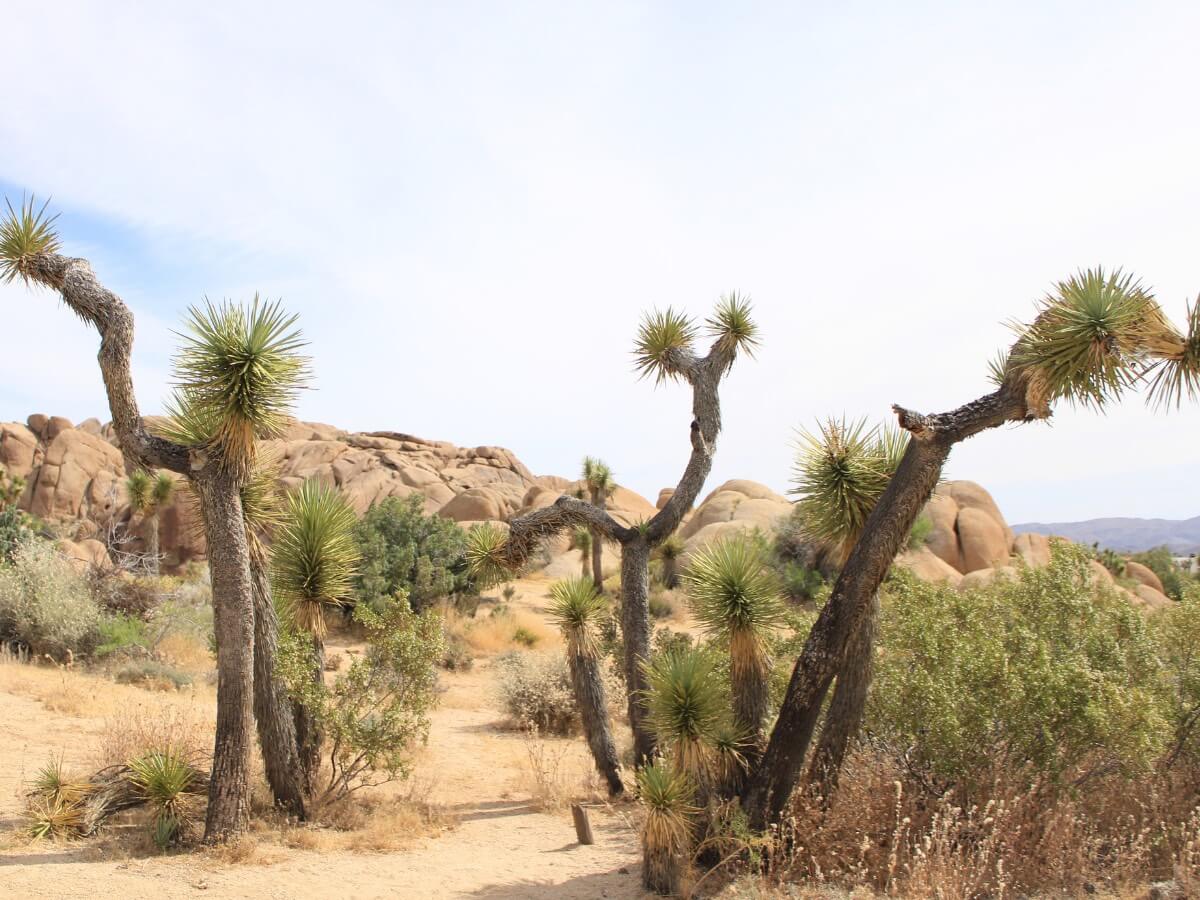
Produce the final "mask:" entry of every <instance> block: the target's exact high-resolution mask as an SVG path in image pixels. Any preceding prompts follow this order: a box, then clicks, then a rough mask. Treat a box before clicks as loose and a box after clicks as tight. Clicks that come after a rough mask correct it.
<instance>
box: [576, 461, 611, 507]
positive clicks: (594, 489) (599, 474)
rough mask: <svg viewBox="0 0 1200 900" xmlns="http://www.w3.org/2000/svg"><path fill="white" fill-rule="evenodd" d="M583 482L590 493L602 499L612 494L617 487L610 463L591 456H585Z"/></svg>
mask: <svg viewBox="0 0 1200 900" xmlns="http://www.w3.org/2000/svg"><path fill="white" fill-rule="evenodd" d="M583 482H584V484H585V485H586V486H587V490H588V493H589V494H591V495H592V496H593V497H596V498H597V499H601V500H602V499H604V498H605V497H608V496H609V495H610V494H612V492H613V491H614V490H615V489H616V487H617V483H616V481H615V480H614V479H613V473H612V469H610V468H609V466H608V464H607V463H605V462H604V461H603V460H599V459H596V458H594V457H591V456H585V457H584V458H583Z"/></svg>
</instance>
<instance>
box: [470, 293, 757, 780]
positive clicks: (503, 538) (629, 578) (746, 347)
mask: <svg viewBox="0 0 1200 900" xmlns="http://www.w3.org/2000/svg"><path fill="white" fill-rule="evenodd" d="M705 325H706V330H707V332H708V333H709V335H711V336H712V338H713V343H712V345H711V347H710V349H709V351H708V354H707V355H706V356H703V357H700V356H697V355H696V354H695V352H694V350H693V344H694V342H695V340H696V338H697V336H698V333H699V329H698V327H697V325H696V323H695V322H693V321H692V320H691V319H690V318H688V317H687V316H685V315H684V314H683V313H680V312H676V311H675V310H673V309H667V310H666V311H665V312H655V313H653V314H652V315H649V316H647V317H646V318H645V319H643V321H642V324H641V327H640V329H639V331H638V337H637V341H636V345H635V351H634V352H635V357H636V368H637V370H638V372H639V373H640V374H641V375H642V376H643V377H646V376H650V375H653V376H654V377H655V380H656V382H662V381H665V380H682V381H686V382H687V383H688V384H689V385H691V388H692V423H691V429H690V430H691V445H692V453H691V456H690V457H689V459H688V464H687V467H686V468H685V469H684V472H683V476H682V477H681V478H680V480H679V484H678V486H677V487H676V488H675V493H674V494H672V495H671V498H670V500H668V501H667V503H666V504H665V505H664V506H663V508H662V509H660V510H659V511H658V513H657V514H656V515H655V516H654V517H653V518H652V519H650V520H648V521H646V522H642V523H639V524H638V525H637V526H635V527H633V528H627V527H625V526H623V525H621V524H620V523H618V522H617V521H616V520H615V519H613V518H612V516H610V515H609V514H608V513H607V512H605V511H604V510H603V509H601V508H599V507H597V506H595V505H593V504H591V503H587V502H584V501H582V500H580V499H578V498H575V497H567V496H563V497H559V498H558V500H557V501H555V503H554V504H553V505H552V506H548V507H545V508H544V509H539V510H535V511H533V512H531V513H528V514H527V515H524V516H519V517H518V518H516V519H513V520H512V521H511V522H510V523H509V531H508V533H507V534H506V533H505V532H503V531H502V530H501V529H499V528H496V527H488V526H480V527H476V528H475V529H473V530H472V532H471V534H470V536H469V539H468V541H469V545H468V549H467V557H468V560H469V561H470V563H471V565H472V567H473V568H474V569H475V571H476V572H477V573H478V575H479V576H480V577H481V578H483V579H485V580H488V579H492V580H500V579H502V578H503V575H502V573H503V572H504V571H507V570H512V569H518V568H520V567H521V566H523V565H524V564H525V562H526V560H528V558H529V556H530V554H531V553H532V552H533V550H534V549H535V548H536V547H537V545H538V544H539V543H540V542H541V541H542V540H544V539H546V538H549V537H551V536H552V535H554V534H557V533H559V532H560V531H562V530H564V529H567V528H573V527H575V526H578V525H586V526H588V527H591V528H594V529H595V531H597V532H598V533H599V534H600V535H602V536H603V537H604V538H605V539H607V540H610V541H614V542H615V543H617V544H619V545H620V546H621V631H622V634H623V637H624V643H625V660H624V668H625V686H626V689H627V692H628V704H629V723H630V726H631V727H632V728H633V738H634V759H635V761H636V763H637V764H638V765H644V764H645V763H646V762H648V761H649V760H650V759H651V758H652V757H653V755H654V736H653V734H652V733H651V731H650V729H649V728H648V727H646V723H645V709H644V703H643V698H644V695H645V689H646V684H645V676H644V673H643V670H642V663H643V662H644V661H645V660H647V659H649V657H650V615H649V609H648V602H649V593H650V554H651V553H652V552H653V551H654V549H655V548H656V547H657V546H658V545H660V544H661V543H662V542H663V541H665V540H666V539H667V538H668V537H669V536H670V535H671V534H673V533H674V532H675V529H676V528H678V527H679V523H680V521H682V519H683V516H684V513H686V512H687V511H688V510H689V509H690V508H691V506H692V503H693V502H694V501H695V499H696V495H697V494H699V492H700V488H701V487H703V486H704V481H705V479H707V478H708V474H709V472H710V471H711V470H712V462H713V453H714V451H715V449H716V440H717V435H718V434H719V433H720V430H721V405H720V385H721V380H722V379H723V378H724V377H725V375H726V374H727V373H728V372H729V370H730V369H731V368H732V367H733V363H734V361H735V360H736V359H737V355H738V353H739V351H740V352H745V353H747V354H752V352H753V350H754V348H755V346H756V345H757V343H758V330H757V327H756V326H755V324H754V322H753V320H752V319H751V318H750V302H749V300H748V299H746V298H744V297H741V296H739V295H738V294H731V295H728V296H726V297H722V298H721V300H720V302H719V303H718V304H717V307H716V309H715V311H714V312H713V315H712V317H711V318H709V319H708V320H707V321H706V323H705ZM595 574H596V573H595V571H594V570H593V572H592V575H593V577H594V576H595Z"/></svg>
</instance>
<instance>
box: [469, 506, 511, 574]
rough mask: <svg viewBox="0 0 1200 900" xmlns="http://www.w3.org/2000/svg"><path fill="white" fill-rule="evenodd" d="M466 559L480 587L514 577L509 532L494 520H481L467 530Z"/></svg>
mask: <svg viewBox="0 0 1200 900" xmlns="http://www.w3.org/2000/svg"><path fill="white" fill-rule="evenodd" d="M466 559H467V567H468V568H469V569H470V570H471V574H472V575H474V576H475V580H476V582H477V583H478V584H479V586H480V587H491V586H492V585H495V584H499V583H500V582H502V581H507V580H508V579H509V578H511V577H512V574H513V570H512V567H511V566H510V565H509V563H508V533H507V532H506V531H505V530H504V529H503V528H501V527H500V526H499V525H497V524H495V523H494V522H480V523H479V524H478V525H476V526H475V527H473V528H472V529H471V530H470V531H468V532H467V551H466Z"/></svg>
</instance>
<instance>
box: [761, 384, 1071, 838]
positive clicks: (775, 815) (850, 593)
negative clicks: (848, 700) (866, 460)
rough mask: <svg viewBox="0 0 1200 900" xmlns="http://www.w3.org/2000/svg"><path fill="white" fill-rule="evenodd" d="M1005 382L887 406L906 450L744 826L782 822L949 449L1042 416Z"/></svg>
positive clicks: (798, 675) (815, 634) (797, 675)
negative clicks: (833, 685)
mask: <svg viewBox="0 0 1200 900" xmlns="http://www.w3.org/2000/svg"><path fill="white" fill-rule="evenodd" d="M1012 380H1013V381H1014V382H1017V383H1008V382H1006V383H1005V385H1004V386H1002V387H1001V388H1000V389H999V390H997V391H995V392H994V393H992V394H988V395H987V396H985V397H982V398H980V399H979V400H976V401H973V402H972V403H968V404H967V405H966V406H962V407H960V408H958V409H956V410H954V411H953V412H949V413H942V414H940V415H931V416H925V415H921V414H918V413H913V412H910V411H908V410H905V409H901V408H900V407H895V411H896V413H897V416H898V417H899V422H900V427H902V428H904V429H905V430H907V431H908V432H909V433H910V434H911V440H910V441H909V444H908V449H907V450H906V451H905V454H904V458H903V459H902V460H901V462H900V466H899V467H898V469H897V470H896V473H895V475H893V476H892V479H891V482H890V483H889V484H888V486H887V489H886V490H885V491H884V493H883V496H882V497H880V499H879V502H878V503H877V504H876V505H875V509H873V510H872V511H871V515H870V516H868V517H867V522H866V524H865V526H864V527H863V533H862V536H861V537H860V538H859V540H858V543H857V544H855V546H854V549H853V551H851V553H850V557H849V559H848V560H847V561H846V565H845V566H844V567H843V568H842V573H841V575H840V576H839V577H838V580H837V583H836V584H835V585H834V588H833V593H832V594H831V595H830V598H829V602H828V603H826V604H825V607H824V609H822V610H821V614H820V616H818V617H817V621H816V623H815V624H814V625H813V628H812V631H811V632H810V633H809V636H808V640H807V642H806V643H805V645H804V650H803V651H802V652H801V654H800V657H799V659H797V660H796V665H795V668H794V669H793V670H792V678H791V681H790V683H789V684H788V689H787V694H786V695H785V697H784V700H783V705H782V706H781V708H780V711H779V718H778V720H777V721H776V723H775V728H774V730H773V731H772V733H771V738H770V741H769V742H768V744H767V749H766V752H765V753H764V754H763V757H762V760H761V761H760V763H759V765H758V766H757V768H756V769H755V771H754V772H753V773H752V775H751V777H750V779H749V780H748V782H747V786H746V790H745V791H744V792H743V797H742V801H743V807H744V809H745V810H746V812H747V814H748V816H749V819H750V824H751V826H752V827H754V828H757V829H760V830H761V829H765V828H766V827H767V826H768V825H769V824H771V823H773V822H777V821H779V819H780V818H781V817H782V815H783V812H784V810H785V809H786V806H787V803H788V801H789V800H790V798H791V794H792V791H793V790H794V789H795V787H796V783H797V781H798V779H799V776H800V772H801V769H802V767H803V764H804V758H805V755H806V753H807V752H808V747H809V743H810V742H811V741H812V735H813V730H814V728H815V727H816V723H817V718H818V717H819V715H820V711H821V704H822V701H823V700H824V698H825V692H826V691H827V690H828V689H829V684H830V682H832V681H833V678H834V676H835V675H836V674H837V672H838V670H839V669H840V668H841V666H842V663H843V657H844V653H845V649H846V644H847V642H848V641H849V639H850V636H851V635H853V634H854V633H855V632H856V631H858V630H859V629H861V628H862V626H863V622H864V620H865V619H866V617H867V615H868V614H869V610H870V606H871V601H872V598H874V597H875V595H876V592H877V591H878V590H879V586H880V585H881V584H882V583H883V579H884V577H885V576H886V575H887V571H888V569H889V568H890V567H891V564H892V560H893V559H895V557H896V554H897V553H898V552H899V551H900V548H901V546H902V544H903V542H904V540H905V538H906V537H907V536H908V533H909V531H910V529H911V528H912V525H913V522H915V521H916V519H917V516H918V515H920V512H921V510H922V509H923V508H924V506H925V503H926V502H927V501H928V500H929V497H930V495H931V494H932V493H933V489H934V488H935V487H936V486H937V483H938V479H939V478H940V477H941V472H942V467H943V465H945V462H946V459H947V457H948V456H949V455H950V450H951V448H952V447H953V446H954V445H955V444H957V443H958V442H960V441H962V440H965V439H966V438H968V437H971V436H972V435H974V434H978V433H979V432H980V431H983V430H984V429H987V428H995V427H996V426H998V425H1002V424H1004V423H1005V422H1024V421H1028V420H1030V419H1033V418H1044V417H1046V416H1048V415H1050V411H1049V409H1048V408H1047V407H1045V405H1044V403H1038V402H1036V401H1029V402H1027V399H1026V392H1027V388H1028V385H1027V384H1025V383H1024V381H1023V379H1020V378H1018V377H1013V379H1012Z"/></svg>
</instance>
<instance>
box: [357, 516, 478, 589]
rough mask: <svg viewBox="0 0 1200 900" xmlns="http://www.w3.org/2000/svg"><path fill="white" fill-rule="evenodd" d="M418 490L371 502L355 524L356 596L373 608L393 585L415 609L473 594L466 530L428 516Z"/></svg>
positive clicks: (439, 518)
mask: <svg viewBox="0 0 1200 900" xmlns="http://www.w3.org/2000/svg"><path fill="white" fill-rule="evenodd" d="M423 503H424V498H423V497H422V496H421V495H420V494H412V495H410V496H408V497H404V498H400V497H388V498H387V499H386V500H384V501H383V502H382V503H378V504H375V505H372V506H371V508H370V509H368V510H367V512H366V515H364V516H363V517H362V519H361V520H359V522H358V524H357V525H356V526H355V529H354V536H355V542H356V543H357V544H358V549H359V552H360V553H361V554H362V564H361V565H360V567H359V574H358V577H357V578H356V579H355V593H356V595H357V598H358V600H359V601H361V602H363V603H366V604H367V605H369V606H371V607H373V608H374V609H375V611H376V612H380V611H381V609H382V608H383V607H384V606H386V604H387V602H388V601H389V600H390V598H391V597H393V596H394V595H395V594H396V593H397V592H398V591H404V592H405V593H406V594H407V596H408V601H409V603H410V604H411V605H412V607H413V609H415V610H418V611H420V610H424V609H425V608H427V607H428V606H430V605H431V604H432V603H434V602H435V601H437V600H439V599H442V598H445V597H453V596H455V595H458V594H466V595H472V594H477V593H478V590H477V589H476V587H475V584H474V581H473V580H472V579H471V577H470V575H469V573H468V571H467V564H466V559H465V553H466V547H467V536H466V532H465V531H463V530H462V529H461V528H460V527H459V526H458V525H457V524H456V523H454V522H452V521H450V520H449V519H444V518H442V517H441V516H436V515H435V516H427V515H425V513H424V510H423Z"/></svg>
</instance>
